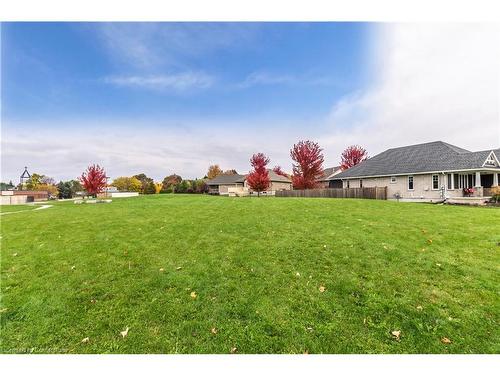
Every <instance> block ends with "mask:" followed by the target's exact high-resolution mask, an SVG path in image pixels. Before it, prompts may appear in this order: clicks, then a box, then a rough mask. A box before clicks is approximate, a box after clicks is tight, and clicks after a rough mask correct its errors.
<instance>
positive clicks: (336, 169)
mask: <svg viewBox="0 0 500 375" xmlns="http://www.w3.org/2000/svg"><path fill="white" fill-rule="evenodd" d="M339 171H340V166H336V167H330V168H325V169H323V175H322V176H321V177H320V178H319V179H318V181H327V180H328V179H329V178H330V177H333V176H332V175H333V174H334V173H337V172H339Z"/></svg>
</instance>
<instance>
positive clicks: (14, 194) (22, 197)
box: [0, 190, 49, 205]
mask: <svg viewBox="0 0 500 375" xmlns="http://www.w3.org/2000/svg"><path fill="white" fill-rule="evenodd" d="M47 199H49V193H48V192H47V191H42V190H4V191H2V192H1V195H0V204H1V205H10V204H24V203H31V202H40V201H46V200H47Z"/></svg>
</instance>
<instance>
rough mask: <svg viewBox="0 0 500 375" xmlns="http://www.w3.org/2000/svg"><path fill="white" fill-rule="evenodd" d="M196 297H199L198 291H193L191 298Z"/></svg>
mask: <svg viewBox="0 0 500 375" xmlns="http://www.w3.org/2000/svg"><path fill="white" fill-rule="evenodd" d="M196 297H198V295H197V294H196V292H194V291H193V292H191V298H192V299H196Z"/></svg>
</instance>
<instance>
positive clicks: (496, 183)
mask: <svg viewBox="0 0 500 375" xmlns="http://www.w3.org/2000/svg"><path fill="white" fill-rule="evenodd" d="M492 186H498V173H493V185H492Z"/></svg>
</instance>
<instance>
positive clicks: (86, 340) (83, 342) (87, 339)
mask: <svg viewBox="0 0 500 375" xmlns="http://www.w3.org/2000/svg"><path fill="white" fill-rule="evenodd" d="M89 341H90V339H89V338H88V337H85V338H84V339H83V340H82V344H88V343H89Z"/></svg>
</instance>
